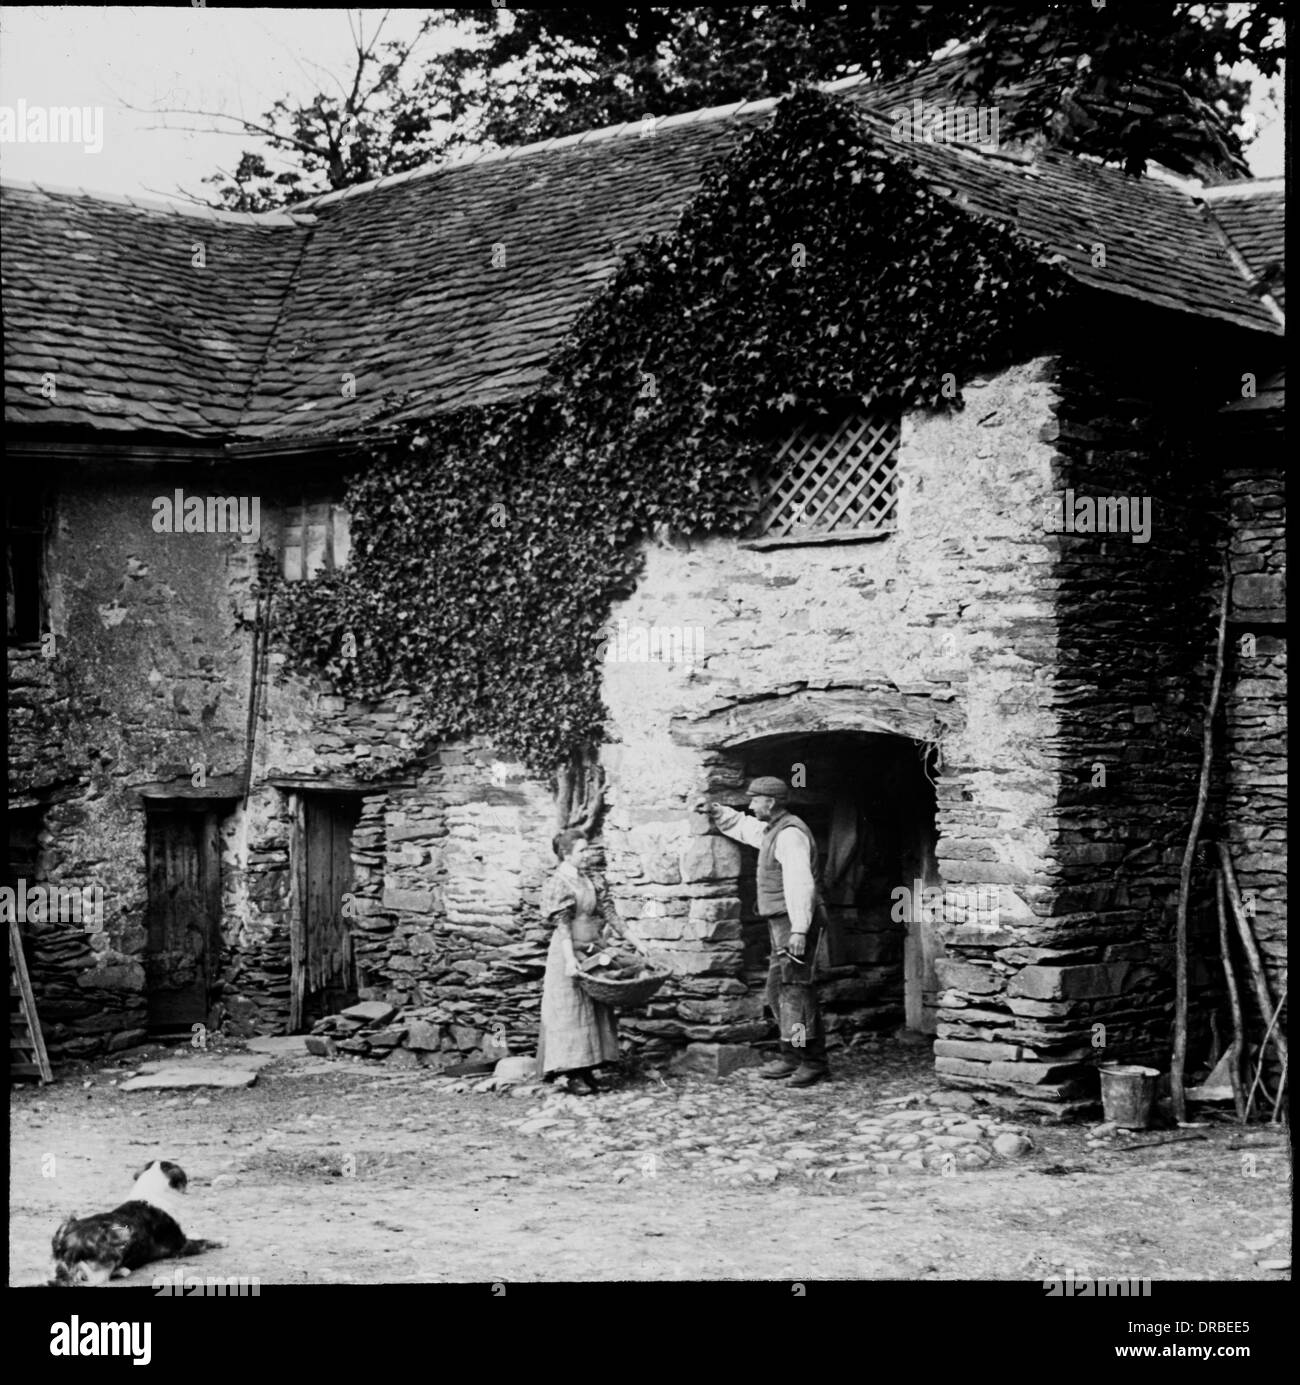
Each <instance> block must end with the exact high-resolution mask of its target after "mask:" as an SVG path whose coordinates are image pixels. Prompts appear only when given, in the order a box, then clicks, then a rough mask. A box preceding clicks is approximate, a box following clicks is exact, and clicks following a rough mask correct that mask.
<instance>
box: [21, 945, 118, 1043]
mask: <svg viewBox="0 0 1300 1385" xmlns="http://www.w3.org/2000/svg"><path fill="white" fill-rule="evenodd" d="M25 928H26V932H27V934H28V945H27V963H28V970H29V972H30V975H31V978H32V989H33V991H34V993H35V994H36V995H37V996H38V997H39V998H38V1000H37V1006H36V1008H37V1014H38V1016H39V1019H40V1023H41V1032H42V1033H43V1035H44V1037H45V1048H46V1051H47V1052H48V1054H49V1056H50V1060H51V1061H52V1062H58V1061H60V1060H68V1059H76V1058H87V1057H90V1056H92V1055H95V1054H100V1053H105V1052H108V1053H117V1052H120V1051H121V1050H122V1049H125V1048H131V1047H132V1046H133V1045H135V1044H139V1043H143V1042H144V1039H145V1031H144V1029H143V1028H142V1027H140V1025H141V1023H142V1020H143V1015H142V1013H137V1011H138V1010H139V996H138V995H133V994H131V993H130V992H125V991H122V990H102V991H98V990H97V991H96V993H95V994H94V995H93V996H91V995H89V994H88V993H87V990H86V988H85V986H84V985H82V984H80V983H79V978H88V977H91V976H92V975H97V976H98V977H99V978H100V979H103V976H104V974H103V973H102V972H101V973H98V974H97V973H95V955H94V952H93V951H92V949H91V946H90V942H89V939H88V936H87V934H86V933H84V932H82V931H80V930H73V929H68V928H65V927H64V926H63V925H45V926H42V925H41V924H27V925H26V926H25Z"/></svg>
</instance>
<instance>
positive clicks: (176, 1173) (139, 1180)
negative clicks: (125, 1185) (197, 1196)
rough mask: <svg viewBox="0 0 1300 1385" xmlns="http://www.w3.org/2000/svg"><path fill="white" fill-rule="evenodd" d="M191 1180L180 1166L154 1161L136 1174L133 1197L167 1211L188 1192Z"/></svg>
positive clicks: (165, 1161) (132, 1191) (163, 1161)
mask: <svg viewBox="0 0 1300 1385" xmlns="http://www.w3.org/2000/svg"><path fill="white" fill-rule="evenodd" d="M188 1185H189V1180H188V1179H187V1178H186V1177H185V1170H184V1169H183V1168H181V1166H180V1165H179V1164H173V1163H171V1162H169V1161H168V1160H166V1159H152V1160H150V1161H149V1163H147V1164H146V1165H145V1166H144V1168H142V1169H141V1170H140V1172H139V1173H138V1174H136V1178H135V1184H134V1186H133V1187H132V1189H131V1197H132V1198H133V1199H137V1200H139V1201H140V1202H148V1203H150V1204H151V1205H152V1206H154V1207H161V1208H162V1209H163V1210H164V1211H167V1210H168V1209H169V1208H170V1207H172V1206H173V1205H174V1204H175V1202H176V1200H177V1198H178V1197H180V1196H181V1194H183V1193H184V1192H185V1191H186V1188H187V1187H188Z"/></svg>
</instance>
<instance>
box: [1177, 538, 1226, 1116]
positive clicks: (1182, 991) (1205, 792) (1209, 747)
mask: <svg viewBox="0 0 1300 1385" xmlns="http://www.w3.org/2000/svg"><path fill="white" fill-rule="evenodd" d="M1231 591H1232V571H1231V568H1230V567H1229V556H1228V550H1227V548H1226V547H1225V548H1224V550H1223V590H1222V592H1221V593H1220V595H1219V628H1218V633H1217V635H1216V637H1215V643H1214V681H1213V682H1212V683H1211V685H1210V698H1209V701H1208V702H1207V703H1206V707H1205V722H1204V724H1203V726H1202V728H1201V774H1200V778H1199V780H1198V781H1197V786H1196V809H1195V811H1194V812H1193V813H1192V826H1191V830H1190V831H1189V832H1188V834H1187V846H1186V848H1185V849H1184V851H1183V864H1182V868H1181V869H1180V870H1179V872H1178V914H1177V918H1176V921H1175V924H1174V1054H1173V1061H1172V1062H1171V1063H1170V1070H1169V1085H1170V1094H1171V1095H1172V1097H1173V1102H1174V1116H1175V1118H1176V1119H1178V1120H1180V1121H1185V1120H1186V1119H1187V1092H1186V1090H1185V1088H1184V1084H1183V1079H1184V1076H1185V1074H1186V1071H1187V906H1188V901H1189V899H1190V898H1191V893H1192V865H1193V862H1194V861H1195V859H1196V843H1197V841H1198V839H1199V838H1200V835H1201V824H1202V823H1203V822H1204V821H1205V805H1206V803H1207V802H1208V800H1209V797H1210V770H1211V767H1212V766H1213V763H1214V718H1215V715H1216V714H1217V712H1218V710H1219V692H1220V689H1221V688H1222V686H1223V665H1224V657H1225V651H1226V648H1227V640H1228V598H1229V595H1230V593H1231Z"/></svg>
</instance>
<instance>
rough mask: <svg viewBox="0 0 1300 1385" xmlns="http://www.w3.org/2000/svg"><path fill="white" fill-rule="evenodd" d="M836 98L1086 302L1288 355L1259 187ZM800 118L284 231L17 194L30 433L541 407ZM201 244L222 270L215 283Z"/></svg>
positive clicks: (739, 116) (261, 431)
mask: <svg viewBox="0 0 1300 1385" xmlns="http://www.w3.org/2000/svg"><path fill="white" fill-rule="evenodd" d="M830 89H831V90H834V91H838V92H839V93H840V94H842V95H843V96H845V97H847V98H848V99H850V100H852V101H854V102H855V103H856V104H858V105H859V106H860V108H861V109H862V110H863V112H864V114H865V115H866V118H867V120H868V122H869V123H870V124H871V126H872V128H873V129H875V130H876V132H877V133H878V135H879V137H880V138H881V140H882V141H884V142H887V143H890V144H891V147H893V148H895V149H897V150H899V151H900V152H902V153H904V154H905V155H906V156H907V157H908V158H909V159H910V160H911V161H912V163H913V165H914V167H915V169H916V171H917V173H918V174H919V175H920V176H921V177H923V178H924V179H925V180H926V181H927V183H928V184H929V185H930V186H931V187H932V188H934V189H935V190H937V191H939V192H941V193H943V194H946V195H950V196H952V197H953V198H954V199H955V200H956V201H957V202H958V203H959V204H960V205H962V206H964V207H966V208H967V209H968V210H970V211H971V212H973V213H975V214H979V215H987V216H992V217H995V218H997V219H998V220H1001V221H1005V222H1006V223H1008V224H1009V225H1011V226H1012V227H1014V228H1015V229H1017V230H1018V231H1019V232H1020V233H1021V234H1023V235H1024V236H1026V237H1028V238H1029V239H1032V240H1035V241H1038V242H1040V243H1042V244H1043V245H1045V246H1047V247H1048V248H1050V249H1051V250H1052V251H1054V252H1055V253H1057V254H1059V255H1060V256H1061V257H1062V263H1063V267H1064V268H1065V269H1066V270H1067V271H1068V272H1069V273H1070V274H1072V275H1073V276H1074V277H1075V278H1077V279H1078V280H1079V281H1081V282H1083V283H1086V284H1090V285H1093V286H1095V287H1097V288H1099V289H1103V290H1106V291H1109V292H1113V293H1118V294H1122V295H1125V296H1128V297H1131V298H1136V299H1141V300H1144V301H1146V302H1149V303H1153V304H1157V305H1160V306H1163V307H1168V308H1174V309H1179V310H1181V311H1184V312H1189V313H1193V314H1196V315H1199V316H1202V317H1206V318H1211V319H1216V320H1218V321H1221V322H1224V323H1230V324H1233V325H1235V326H1237V327H1241V328H1247V329H1253V330H1256V331H1260V332H1266V333H1272V334H1279V333H1280V332H1281V331H1282V326H1281V322H1280V316H1281V315H1280V312H1278V311H1277V309H1276V308H1275V307H1273V306H1271V305H1270V304H1269V302H1268V301H1267V300H1266V299H1265V298H1262V297H1261V296H1260V295H1259V294H1258V293H1257V292H1255V291H1252V289H1253V280H1254V278H1255V277H1256V276H1257V275H1258V274H1259V273H1260V272H1262V271H1261V270H1260V268H1259V265H1260V264H1261V263H1262V261H1261V260H1260V259H1259V257H1260V256H1262V255H1268V254H1271V253H1272V250H1273V247H1274V241H1273V240H1272V239H1270V237H1271V236H1272V235H1273V231H1272V230H1271V229H1270V228H1272V227H1273V225H1274V223H1273V221H1272V220H1268V224H1267V227H1266V226H1265V224H1264V223H1265V221H1266V220H1267V218H1265V217H1264V216H1263V215H1262V214H1261V206H1264V205H1267V207H1269V208H1273V207H1274V205H1275V203H1276V205H1277V206H1280V197H1278V198H1276V199H1274V198H1272V197H1271V196H1270V197H1267V198H1263V197H1259V196H1256V197H1255V198H1252V196H1251V195H1250V193H1249V192H1248V191H1247V189H1248V188H1250V187H1251V186H1253V185H1251V184H1244V185H1241V187H1240V195H1225V194H1224V189H1222V188H1219V189H1215V190H1214V192H1213V194H1212V195H1211V196H1209V197H1202V196H1201V195H1200V190H1199V189H1198V188H1196V187H1194V186H1193V185H1187V184H1181V185H1180V184H1175V183H1172V182H1170V181H1162V180H1160V179H1159V178H1155V177H1146V178H1142V179H1135V178H1132V177H1130V176H1128V175H1126V174H1124V173H1122V172H1120V171H1118V170H1116V169H1114V168H1109V167H1104V166H1103V165H1101V164H1099V163H1096V162H1093V161H1091V160H1088V159H1084V158H1080V157H1076V156H1073V155H1069V154H1063V153H1046V154H1040V155H1039V156H1037V157H1036V158H1034V159H1033V160H1029V159H1027V158H1020V157H1016V156H1014V155H1011V156H1008V155H1007V154H1005V153H991V152H978V151H975V150H972V149H969V148H961V147H958V146H952V145H943V144H925V143H906V144H904V143H898V142H894V141H891V140H890V121H889V119H888V118H887V114H881V111H882V110H883V111H884V112H886V113H887V112H888V111H889V110H890V109H891V108H892V107H894V106H896V105H897V104H898V95H897V88H892V89H890V91H889V94H888V96H886V97H882V95H881V89H880V88H878V87H877V88H872V87H871V86H870V85H869V84H867V83H865V82H863V81H862V80H860V79H850V80H848V81H845V82H839V83H834V84H832V85H831V87H830ZM775 105H776V102H775V101H771V100H769V101H761V102H755V103H744V102H742V103H740V104H739V105H738V106H731V107H725V108H719V109H715V110H708V111H697V112H691V113H689V114H686V115H682V116H674V117H669V118H667V119H664V120H660V121H659V122H657V124H656V126H655V129H654V133H653V134H652V135H649V136H645V135H643V134H642V127H641V126H640V125H639V124H638V125H631V126H617V127H613V128H611V129H608V130H597V131H589V132H586V133H584V134H582V135H578V136H570V137H567V138H564V139H560V140H553V141H547V142H545V143H543V144H539V145H532V146H525V147H524V148H521V149H512V150H505V151H500V152H494V153H490V154H485V155H479V156H476V157H472V158H470V159H467V160H464V161H460V162H456V163H452V164H448V165H443V166H439V167H435V168H432V169H421V170H417V171H415V172H414V173H410V174H403V175H399V176H398V177H396V178H391V179H385V180H381V181H380V182H378V183H373V184H369V185H366V186H364V187H360V188H350V189H346V190H344V191H342V192H339V193H329V194H325V195H324V196H321V197H317V198H314V199H311V200H310V201H308V202H305V203H302V204H299V205H298V206H297V207H295V208H294V209H293V210H292V212H290V213H277V214H268V215H263V216H239V215H235V214H229V213H210V212H204V211H203V210H201V209H192V208H186V207H172V206H170V205H169V204H161V203H148V202H145V201H143V200H133V199H125V198H110V197H105V196H101V195H97V194H93V193H87V192H84V191H79V190H73V191H56V190H54V189H41V188H36V187H32V186H31V185H15V184H5V185H4V186H3V197H2V198H0V215H2V216H3V231H4V243H3V260H2V262H0V263H2V268H3V280H4V284H3V293H4V307H5V311H6V316H7V323H6V328H7V330H6V354H5V366H6V371H5V374H6V380H5V390H6V414H7V417H8V418H9V419H10V420H11V421H15V422H19V423H25V424H32V423H46V424H67V425H82V426H89V427H91V428H94V429H96V430H101V429H111V430H117V431H152V432H164V433H170V434H176V435H180V436H184V437H190V438H194V439H207V440H220V439H223V438H224V439H230V438H238V439H245V440H250V441H251V440H260V441H263V442H268V443H269V442H274V441H277V440H281V441H283V440H289V439H297V438H306V437H311V436H337V435H339V434H352V433H355V432H359V431H362V430H363V429H364V428H365V427H366V425H367V422H368V421H371V420H373V419H374V418H375V417H377V416H382V417H383V418H385V420H386V421H389V422H400V421H402V420H403V419H408V418H415V417H418V416H420V415H423V414H427V413H428V412H430V411H431V410H436V409H444V408H457V407H461V406H463V405H465V404H470V403H488V402H492V401H496V400H501V399H505V398H509V397H511V396H513V395H517V394H519V393H521V392H523V391H525V390H527V389H528V388H529V387H530V386H532V385H534V384H536V383H537V382H538V381H539V380H540V379H541V377H542V375H543V373H544V366H545V362H546V359H547V357H548V355H549V353H550V352H551V350H552V349H553V348H554V347H555V345H557V344H558V342H559V341H560V339H561V338H562V337H563V335H564V333H565V332H566V331H567V329H568V328H569V326H570V325H571V324H572V322H573V320H574V318H575V317H576V315H577V313H578V311H579V309H580V308H581V306H582V305H583V304H584V303H585V302H586V301H587V300H588V299H589V298H590V296H591V295H592V294H593V292H594V291H595V290H596V288H597V287H598V286H599V285H600V283H601V282H602V281H603V280H604V279H605V278H606V277H607V276H608V275H609V274H610V272H611V271H612V270H613V268H614V267H615V265H616V264H617V262H618V259H619V257H620V256H621V255H622V253H624V251H626V249H628V248H629V247H630V246H631V245H632V244H633V243H634V242H635V241H637V240H638V239H640V238H641V237H642V236H644V235H646V234H647V233H649V232H652V231H667V230H670V229H671V228H672V226H673V225H674V224H675V222H676V219H677V217H678V215H679V214H680V212H681V210H682V208H683V207H684V206H685V204H686V203H687V202H688V201H689V199H690V198H691V196H692V195H693V194H694V193H695V192H696V190H697V189H698V187H699V185H700V182H701V179H702V176H703V173H704V170H705V168H706V167H707V166H708V165H709V163H710V162H711V161H713V160H715V159H718V158H721V157H723V156H724V155H725V154H726V153H727V151H728V150H729V149H730V148H731V147H732V146H733V143H734V141H735V139H736V138H737V137H738V135H740V134H741V133H743V132H744V131H746V130H748V129H752V128H754V126H755V125H757V124H759V123H762V122H766V121H767V120H768V119H770V117H771V113H772V110H773V108H774V106H775ZM1232 186H1234V187H1236V186H1237V185H1232ZM1256 202H1258V203H1259V204H1260V205H1255V204H1256ZM1223 208H1227V209H1228V211H1227V219H1226V221H1224V222H1223V224H1222V225H1220V224H1219V220H1218V218H1219V217H1220V215H1221V210H1222V209H1223ZM1269 215H1270V217H1271V215H1272V212H1271V211H1270V213H1269ZM1229 228H1230V229H1229ZM197 241H202V242H203V244H204V247H205V257H206V267H205V268H203V269H197V268H193V267H192V266H191V259H192V255H193V246H194V244H195V243H196V242H197ZM1094 242H1099V243H1102V244H1104V245H1105V247H1106V264H1105V267H1104V268H1101V269H1098V268H1094V267H1093V265H1092V258H1093V256H1092V245H1093V244H1094ZM1278 246H1279V247H1280V241H1279V242H1278ZM494 247H501V248H502V249H503V250H504V257H505V258H504V264H503V265H499V266H498V267H493V249H494ZM1238 247H1240V248H1238ZM45 371H53V372H55V374H56V377H57V381H58V389H57V393H56V397H55V399H54V400H53V401H50V400H46V399H45V398H43V397H42V395H41V392H40V381H41V375H42V373H43V372H45ZM349 375H350V376H353V377H355V381H356V392H355V397H349V396H348V394H347V392H346V390H345V388H344V386H345V382H346V377H347V376H349Z"/></svg>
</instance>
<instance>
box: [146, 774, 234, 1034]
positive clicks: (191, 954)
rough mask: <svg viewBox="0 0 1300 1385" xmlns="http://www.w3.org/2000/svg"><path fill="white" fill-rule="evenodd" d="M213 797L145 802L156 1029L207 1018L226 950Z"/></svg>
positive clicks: (150, 982) (151, 1001)
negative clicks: (155, 802)
mask: <svg viewBox="0 0 1300 1385" xmlns="http://www.w3.org/2000/svg"><path fill="white" fill-rule="evenodd" d="M224 812H225V809H224V808H221V809H218V808H214V807H213V806H212V803H211V802H210V801H207V802H204V801H202V800H195V799H190V800H172V801H163V802H159V803H158V804H156V805H155V804H153V803H151V804H150V805H149V806H148V808H147V809H146V846H145V850H146V858H147V867H148V881H149V904H148V910H147V919H146V927H147V931H148V941H147V944H146V951H145V985H146V999H147V1003H148V1024H149V1030H150V1032H151V1033H153V1034H168V1033H177V1032H179V1031H182V1030H183V1031H186V1032H189V1031H190V1029H191V1028H192V1026H194V1025H195V1024H206V1023H207V1020H208V1010H209V1002H210V998H211V990H212V982H213V979H214V977H215V975H216V972H217V970H218V967H219V962H220V956H221V818H222V816H223V814H224Z"/></svg>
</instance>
